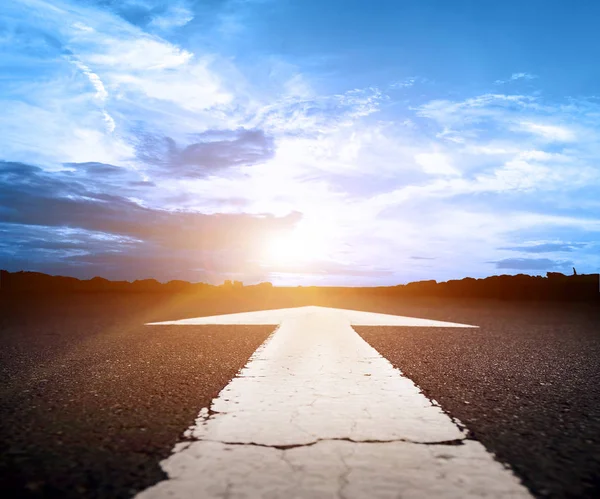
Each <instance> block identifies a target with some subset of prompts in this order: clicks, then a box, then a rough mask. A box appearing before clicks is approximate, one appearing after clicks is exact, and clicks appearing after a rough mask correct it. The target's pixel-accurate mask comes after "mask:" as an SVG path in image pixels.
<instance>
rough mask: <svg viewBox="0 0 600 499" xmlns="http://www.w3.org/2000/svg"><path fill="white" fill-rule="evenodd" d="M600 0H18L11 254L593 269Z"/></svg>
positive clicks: (207, 273) (21, 263) (196, 272)
mask: <svg viewBox="0 0 600 499" xmlns="http://www.w3.org/2000/svg"><path fill="white" fill-rule="evenodd" d="M599 23H600V2H595V1H591V0H590V1H585V0H582V1H579V2H572V1H569V0H564V1H556V0H528V1H525V2H524V1H522V0H519V1H513V0H505V1H503V2H482V1H480V0H477V1H476V0H454V1H452V2H448V1H446V0H393V1H392V0H379V1H378V2H372V1H367V0H327V1H323V0H302V1H299V0H296V1H293V0H168V1H167V0H52V1H50V0H3V2H2V10H1V12H0V109H1V110H2V112H1V113H0V130H1V131H2V133H1V134H0V268H4V269H7V270H10V271H16V270H33V271H40V272H47V273H51V274H60V275H71V276H75V277H79V278H86V279H87V278H91V277H94V276H102V277H106V278H109V279H125V280H134V279H143V278H156V279H158V280H160V281H168V280H171V279H184V280H189V281H203V282H211V283H221V282H223V281H224V280H225V279H231V280H240V281H243V282H244V283H248V284H250V283H256V282H262V281H271V282H273V283H274V284H279V285H348V286H359V285H362V286H379V285H391V284H399V283H406V282H409V281H415V280H424V279H436V280H438V281H441V280H447V279H456V278H462V277H466V276H470V277H485V276H489V275H497V274H517V273H526V274H533V275H545V273H546V272H549V271H552V272H564V273H568V274H570V273H571V272H572V267H573V266H575V267H576V269H577V271H578V272H579V273H592V272H598V271H599V270H600V140H599V138H600V65H599V64H598V61H599V60H600V32H599V31H598V29H597V26H598V24H599Z"/></svg>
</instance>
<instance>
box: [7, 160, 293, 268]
mask: <svg viewBox="0 0 600 499" xmlns="http://www.w3.org/2000/svg"><path fill="white" fill-rule="evenodd" d="M82 169H83V170H84V171H86V172H88V173H90V172H96V173H95V174H92V175H90V177H89V178H87V181H86V179H85V175H82V174H81V173H80V174H79V175H77V176H76V178H73V175H70V174H69V172H63V173H54V174H49V173H47V172H44V171H43V170H42V169H40V168H38V167H35V166H31V165H27V164H19V163H1V164H0V224H2V226H3V227H4V228H5V230H7V229H6V228H7V227H9V228H11V227H12V229H10V232H11V234H13V237H18V235H19V234H22V229H23V227H26V228H28V227H35V228H43V229H44V233H45V236H44V238H45V239H46V241H52V237H54V238H56V239H54V240H55V241H57V242H59V243H62V242H64V236H62V237H61V236H60V231H61V230H70V231H75V233H79V232H84V233H86V234H94V235H95V236H96V237H97V238H100V239H104V240H106V242H107V243H106V245H105V246H104V249H103V251H98V245H96V246H95V247H90V248H89V250H88V251H85V253H83V254H81V253H77V254H72V253H71V250H73V249H74V248H73V247H72V238H71V237H70V236H69V238H68V239H67V241H66V244H64V245H63V246H64V247H63V254H62V256H60V253H59V254H55V255H54V256H52V255H50V259H51V260H54V263H55V264H57V259H58V260H60V262H61V263H62V264H63V266H64V268H65V270H67V269H68V268H69V264H70V263H72V262H80V263H81V262H88V263H90V262H94V261H96V262H97V261H98V259H102V258H104V260H105V261H107V259H109V260H111V261H112V262H113V266H114V265H117V264H118V265H119V269H120V270H122V271H126V270H127V262H129V261H132V260H134V259H136V258H137V259H138V260H139V262H144V261H145V262H146V264H148V262H150V261H159V260H160V261H161V262H162V263H161V268H163V270H164V272H163V274H164V275H166V274H165V272H166V270H167V269H169V268H170V269H171V270H172V271H173V272H175V271H177V272H179V271H183V270H185V269H181V268H180V267H178V265H180V263H181V262H182V261H184V262H187V265H188V267H187V269H188V270H189V269H190V267H189V265H190V262H192V261H194V259H198V258H200V257H203V258H208V257H206V255H207V254H210V253H213V252H216V253H222V254H223V255H228V254H234V255H235V258H236V259H237V261H238V262H239V265H240V267H243V266H244V265H245V264H248V265H250V264H251V262H252V259H253V258H256V254H257V253H256V252H257V251H260V249H261V248H262V244H263V241H264V240H265V239H268V238H269V237H272V235H273V234H275V233H279V232H280V231H282V230H284V229H286V230H289V229H290V228H292V227H293V226H294V225H295V224H296V223H297V222H298V221H299V220H300V218H301V216H300V214H299V213H292V214H290V215H288V216H286V217H275V216H272V215H254V216H253V215H246V214H213V215H206V214H202V213H195V212H189V211H168V210H162V209H156V208H148V207H145V206H141V205H139V204H138V203H136V202H134V201H131V200H130V199H128V198H126V197H123V196H120V195H119V194H118V193H110V194H109V193H107V191H106V190H104V189H102V190H101V192H97V191H96V190H95V189H94V188H93V186H89V185H87V184H91V183H93V178H94V177H98V176H99V175H98V173H97V172H99V171H101V172H103V175H108V176H120V175H122V173H121V172H120V171H119V170H118V169H116V167H111V165H100V164H87V165H83V168H82ZM57 231H58V232H57ZM57 234H58V235H57ZM31 239H32V238H30V240H31ZM38 239H39V237H38ZM111 241H116V243H111ZM123 241H126V242H127V244H121V243H122V242H123ZM111 246H112V249H111ZM115 246H116V248H115ZM60 247H61V244H58V245H57V248H60ZM48 249H49V248H48V247H47V246H46V247H45V248H44V246H43V245H42V246H41V247H40V250H41V251H43V250H48ZM79 249H80V250H83V249H84V246H83V245H79ZM16 250H17V248H16V247H15V248H14V251H13V253H14V252H15V251H16ZM94 250H96V251H94ZM9 253H10V251H9ZM202 255H204V256H202ZM17 256H18V255H17ZM47 256H48V255H47ZM142 256H143V257H144V258H142ZM13 259H14V255H13ZM119 262H121V263H119ZM57 265H58V264H57ZM140 265H141V264H140ZM198 266H201V261H198ZM98 268H101V267H100V264H98ZM136 268H139V266H138V267H136ZM147 270H148V272H149V273H151V271H152V268H151V267H148V269H147Z"/></svg>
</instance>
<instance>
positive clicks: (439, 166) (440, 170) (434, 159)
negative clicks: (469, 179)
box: [415, 153, 460, 176]
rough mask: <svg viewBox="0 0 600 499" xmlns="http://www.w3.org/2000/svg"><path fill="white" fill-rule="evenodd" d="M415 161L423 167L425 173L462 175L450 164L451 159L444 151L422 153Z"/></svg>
mask: <svg viewBox="0 0 600 499" xmlns="http://www.w3.org/2000/svg"><path fill="white" fill-rule="evenodd" d="M415 161H416V162H417V163H418V164H419V165H421V166H422V167H423V171H424V172H425V173H429V174H433V175H451V176H453V175H460V172H459V171H458V170H457V169H456V168H454V167H453V166H452V165H451V164H450V160H449V158H448V157H447V156H445V155H444V154H442V153H420V154H417V155H416V156H415Z"/></svg>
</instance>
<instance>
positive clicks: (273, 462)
mask: <svg viewBox="0 0 600 499" xmlns="http://www.w3.org/2000/svg"><path fill="white" fill-rule="evenodd" d="M273 323H276V324H277V323H278V324H280V326H279V328H278V329H277V330H276V332H275V333H274V334H273V335H272V336H271V337H270V339H269V340H267V341H266V342H265V344H264V345H263V346H261V347H260V348H259V349H258V350H257V351H256V352H255V353H254V355H253V356H252V358H251V359H250V361H249V362H248V364H247V365H246V367H244V369H242V371H241V372H240V374H239V375H238V376H237V377H236V378H234V379H233V380H232V381H231V382H230V383H229V385H227V386H226V387H225V388H224V389H223V390H222V392H221V393H220V394H219V396H218V398H216V399H214V400H213V402H212V406H211V414H210V415H209V412H208V411H207V410H206V409H204V410H203V411H201V413H200V417H199V418H198V420H197V422H196V425H195V426H194V427H192V428H190V429H189V430H188V432H187V433H186V436H187V437H188V439H189V441H185V442H182V443H180V444H177V446H176V447H175V449H174V452H173V454H172V456H171V457H169V458H168V459H166V460H165V461H163V463H162V466H163V468H164V470H165V472H166V473H167V474H168V476H169V478H168V479H167V480H165V481H163V482H160V483H159V484H157V485H155V486H153V487H151V488H149V489H147V490H145V491H144V492H141V493H140V494H138V496H137V498H138V499H151V498H164V497H177V498H192V497H194V498H196V497H202V498H234V497H235V498H261V497H269V498H286V499H287V498H345V499H350V498H364V497H368V498H388V497H389V498H395V497H400V496H401V497H403V498H404V497H408V498H413V497H414V498H428V497H444V498H454V497H456V498H466V497H490V498H505V497H506V498H507V497H511V498H513V497H514V498H520V497H531V496H530V495H529V493H528V492H527V490H526V489H525V488H524V487H523V486H522V485H521V484H520V482H519V480H518V479H517V478H516V477H515V476H514V475H513V474H512V472H511V471H509V470H507V469H505V468H504V467H503V466H502V465H501V464H500V463H498V462H497V461H495V460H494V458H493V456H492V455H491V454H489V453H487V451H486V450H485V448H484V447H483V446H482V445H481V444H480V443H479V442H476V441H472V440H467V439H466V437H465V434H464V433H463V432H462V431H461V429H460V428H459V427H458V426H457V425H456V424H455V423H454V422H453V421H452V420H451V419H450V418H449V417H448V416H447V415H446V414H444V413H443V412H442V410H441V409H440V408H439V407H437V406H436V405H434V404H432V403H431V402H430V401H429V400H428V399H427V398H426V397H425V396H424V395H422V394H421V393H420V391H419V389H418V388H417V387H416V386H415V385H414V384H413V383H412V381H410V380H409V379H407V378H406V377H404V376H402V373H401V372H400V371H399V370H397V369H395V368H394V367H393V366H392V365H391V364H390V363H389V362H388V361H387V360H386V359H384V358H383V357H381V355H379V354H378V353H377V351H376V350H374V349H373V348H372V347H371V346H369V345H368V344H367V343H366V342H365V341H364V340H363V339H362V338H361V337H360V336H359V335H358V334H357V333H356V332H355V331H354V330H353V329H352V327H351V324H357V325H402V326H433V327H474V326H468V325H464V324H454V323H448V322H439V321H430V320H425V319H415V318H410V317H400V316H391V315H385V314H371V313H366V312H358V311H351V310H341V309H330V308H323V307H301V308H297V309H281V310H274V311H264V312H262V311H261V312H251V313H247V314H232V315H226V316H216V317H204V318H197V319H186V320H183V321H170V322H166V323H157V324H273Z"/></svg>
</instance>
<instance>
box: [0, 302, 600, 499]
mask: <svg viewBox="0 0 600 499" xmlns="http://www.w3.org/2000/svg"><path fill="white" fill-rule="evenodd" d="M297 304H300V303H291V302H286V301H285V300H284V301H280V302H278V303H274V302H272V303H266V302H264V301H263V302H260V303H259V302H257V301H254V302H252V303H251V302H246V301H243V300H228V302H227V303H223V302H217V301H215V300H212V301H211V300H206V301H204V302H202V303H199V302H198V300H197V299H192V298H189V299H187V298H186V299H181V298H177V299H175V300H165V299H164V298H161V297H147V296H146V297H143V296H136V295H131V296H118V295H116V296H108V295H102V294H100V295H90V296H78V297H70V298H69V299H66V298H65V297H55V298H53V299H52V300H50V299H48V298H47V297H46V298H44V299H42V300H34V299H30V300H27V301H26V302H24V301H22V300H21V301H18V302H15V301H13V300H7V299H6V298H4V297H3V299H2V301H1V303H0V442H1V444H0V445H1V446H2V452H1V453H0V492H1V493H2V496H3V497H65V498H71V497H91V498H96V497H97V498H109V497H111V498H112V497H114V498H120V497H131V496H132V495H133V494H134V493H135V492H137V491H139V490H142V489H145V488H146V487H148V486H150V485H152V484H155V483H157V482H159V481H160V480H163V479H164V478H165V475H164V473H163V472H162V471H161V469H160V467H159V465H158V463H159V461H160V460H161V459H164V458H165V457H167V456H168V455H169V454H170V452H171V448H172V446H173V445H174V444H175V443H176V442H177V441H179V440H180V438H181V435H182V432H183V431H184V430H185V429H186V428H187V427H188V426H189V425H191V424H192V423H193V421H194V419H195V418H196V416H197V414H198V411H199V409H200V408H201V407H204V406H208V405H209V403H210V401H211V399H212V398H213V397H214V396H216V394H217V393H218V392H219V391H220V390H221V389H222V388H223V387H224V386H225V385H227V384H228V382H229V381H230V380H231V378H232V377H233V376H234V375H235V373H236V372H237V371H238V370H239V369H240V368H241V367H242V366H243V365H244V364H245V363H246V361H247V359H248V358H249V357H250V355H251V354H252V353H253V352H254V350H255V349H256V348H257V347H258V346H259V345H260V344H261V343H262V342H263V341H264V340H265V339H266V338H267V337H268V336H269V334H270V333H271V332H272V330H273V327H270V326H186V327H185V328H182V327H178V326H174V327H173V328H170V327H164V326H161V329H160V331H159V330H152V328H147V327H144V326H143V325H142V324H143V323H145V322H149V321H156V320H169V319H180V318H183V317H192V316H195V315H209V314H210V315H212V314H222V313H233V312H240V311H245V310H253V309H260V308H275V307H283V306H294V305H297ZM314 304H318V305H324V306H333V307H344V308H353V309H358V310H368V311H374V312H383V313H391V314H399V315H408V316H414V317H423V318H428V319H436V320H444V321H453V322H461V323H467V324H475V325H479V326H481V328H480V329H479V330H464V329H460V330H459V329H447V328H444V329H443V330H441V329H440V330H438V329H436V328H422V329H421V328H402V327H359V326H356V327H355V329H356V330H357V331H358V332H359V334H361V336H362V337H363V338H364V339H366V340H367V341H368V342H369V343H370V344H371V345H372V346H373V347H374V348H376V349H377V350H378V351H379V352H380V353H381V354H382V355H384V356H385V357H386V358H388V359H389V360H390V361H391V362H392V364H393V365H395V366H397V367H399V368H400V369H401V370H402V371H403V372H404V374H406V375H407V376H408V377H409V378H410V379H412V380H413V381H414V382H415V383H417V385H418V386H419V387H420V388H421V389H422V390H423V392H424V393H425V394H426V395H427V396H429V397H431V398H433V399H435V400H437V401H438V402H439V403H440V404H441V406H442V408H443V409H444V410H445V411H447V412H448V413H449V414H450V415H451V416H454V417H456V418H459V419H460V420H461V421H462V422H463V423H464V424H465V425H466V426H467V428H468V429H469V430H470V431H471V433H472V435H473V436H474V437H475V438H477V439H478V440H479V441H480V442H482V443H483V444H484V445H485V446H486V448H487V449H488V450H491V451H493V452H494V453H495V454H496V455H497V457H498V459H499V460H500V461H502V462H504V463H507V464H508V465H510V466H511V467H512V468H513V469H514V470H515V471H516V473H517V474H518V475H519V476H520V477H521V478H522V479H523V480H524V482H525V484H526V485H527V486H528V487H529V488H530V490H531V491H532V492H533V493H534V494H535V495H536V496H538V497H557V498H563V497H564V498H570V497H584V498H585V497H590V498H592V497H594V498H596V497H600V313H599V311H598V309H597V308H594V307H593V306H590V305H587V306H586V305H574V304H572V305H562V304H545V305H544V304H511V303H502V302H486V301H480V302H462V303H461V302H449V301H447V300H425V299H422V300H404V301H403V302H402V303H398V302H394V301H392V300H389V299H373V300H364V299H349V298H344V299H342V298H335V297H334V296H330V297H328V298H327V299H325V298H323V297H322V299H321V300H320V302H319V303H314Z"/></svg>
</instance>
